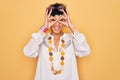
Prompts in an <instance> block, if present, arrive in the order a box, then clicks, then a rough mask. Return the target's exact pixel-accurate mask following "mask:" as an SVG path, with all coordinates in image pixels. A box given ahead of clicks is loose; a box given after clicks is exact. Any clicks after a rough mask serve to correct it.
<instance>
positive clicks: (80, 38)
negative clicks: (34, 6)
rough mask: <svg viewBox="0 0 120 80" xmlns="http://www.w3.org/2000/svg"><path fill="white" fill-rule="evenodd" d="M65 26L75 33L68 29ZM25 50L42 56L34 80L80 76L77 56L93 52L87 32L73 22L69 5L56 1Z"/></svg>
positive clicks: (71, 79)
mask: <svg viewBox="0 0 120 80" xmlns="http://www.w3.org/2000/svg"><path fill="white" fill-rule="evenodd" d="M63 27H67V28H69V29H70V30H71V32H72V33H71V34H70V33H69V34H68V33H64V32H63V31H62V29H63ZM48 30H50V32H49V33H47V31H48ZM24 54H25V55H26V56H28V57H38V63H37V69H36V74H35V78H34V80H79V78H78V71H77V64H76V56H79V57H83V56H86V55H89V54H90V48H89V45H88V43H87V41H86V38H85V36H84V35H83V34H82V33H79V32H78V31H77V29H76V28H75V26H74V25H73V24H72V23H71V20H70V17H69V13H68V11H67V9H66V7H65V6H64V5H63V4H60V3H55V4H51V5H50V6H49V7H48V8H47V9H46V20H45V24H44V26H42V27H41V28H40V30H39V31H38V32H36V33H33V34H32V38H31V39H30V41H29V42H28V44H27V45H26V46H25V47H24Z"/></svg>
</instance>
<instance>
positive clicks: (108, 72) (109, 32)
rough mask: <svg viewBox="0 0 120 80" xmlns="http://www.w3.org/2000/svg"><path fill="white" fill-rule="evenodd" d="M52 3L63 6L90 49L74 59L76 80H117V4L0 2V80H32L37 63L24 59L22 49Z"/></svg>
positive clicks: (113, 0)
mask: <svg viewBox="0 0 120 80" xmlns="http://www.w3.org/2000/svg"><path fill="white" fill-rule="evenodd" d="M55 2H62V3H64V4H65V5H66V6H67V8H68V10H69V13H70V18H71V20H72V22H73V24H74V25H75V26H76V27H77V28H78V29H79V31H80V32H82V33H84V34H85V36H86V38H87V40H88V43H89V45H90V48H91V55H90V56H87V57H84V58H77V61H78V72H79V77H80V80H120V46H119V45H120V0H1V1H0V80H33V78H34V74H35V70H36V63H37V59H34V58H28V57H25V56H24V55H23V47H24V46H25V44H26V43H27V42H28V40H29V39H30V37H31V34H32V33H33V32H36V31H38V29H39V27H40V26H41V25H43V23H44V13H45V8H46V7H47V6H48V5H49V4H51V3H55Z"/></svg>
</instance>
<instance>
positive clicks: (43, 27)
mask: <svg viewBox="0 0 120 80" xmlns="http://www.w3.org/2000/svg"><path fill="white" fill-rule="evenodd" d="M40 29H41V30H42V31H43V32H45V33H47V32H48V30H49V29H48V28H47V27H46V26H42V27H41V28H40Z"/></svg>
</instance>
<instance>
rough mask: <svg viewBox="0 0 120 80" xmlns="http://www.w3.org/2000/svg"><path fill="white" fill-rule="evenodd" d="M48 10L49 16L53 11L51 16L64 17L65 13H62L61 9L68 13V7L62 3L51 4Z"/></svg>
mask: <svg viewBox="0 0 120 80" xmlns="http://www.w3.org/2000/svg"><path fill="white" fill-rule="evenodd" d="M47 9H48V14H49V13H50V10H51V9H52V13H51V16H55V15H63V12H62V11H61V9H63V10H64V11H65V12H66V6H65V5H64V4H61V3H55V4H51V5H50V6H49V7H48V8H47Z"/></svg>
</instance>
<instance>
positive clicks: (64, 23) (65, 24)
mask: <svg viewBox="0 0 120 80" xmlns="http://www.w3.org/2000/svg"><path fill="white" fill-rule="evenodd" d="M59 22H60V23H61V24H63V25H64V26H68V25H67V22H63V21H59Z"/></svg>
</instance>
